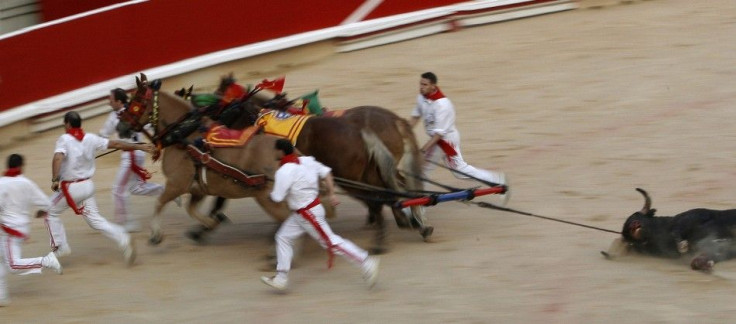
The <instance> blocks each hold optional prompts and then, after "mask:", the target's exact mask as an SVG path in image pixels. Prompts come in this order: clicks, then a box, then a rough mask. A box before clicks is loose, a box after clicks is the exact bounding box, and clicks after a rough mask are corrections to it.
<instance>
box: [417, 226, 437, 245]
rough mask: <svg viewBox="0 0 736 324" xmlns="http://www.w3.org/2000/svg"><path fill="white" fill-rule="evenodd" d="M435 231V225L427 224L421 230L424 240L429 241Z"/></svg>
mask: <svg viewBox="0 0 736 324" xmlns="http://www.w3.org/2000/svg"><path fill="white" fill-rule="evenodd" d="M433 232H434V227H432V226H427V227H425V228H423V229H422V230H421V232H420V233H421V234H422V238H423V239H424V242H427V241H429V237H430V236H432V233H433Z"/></svg>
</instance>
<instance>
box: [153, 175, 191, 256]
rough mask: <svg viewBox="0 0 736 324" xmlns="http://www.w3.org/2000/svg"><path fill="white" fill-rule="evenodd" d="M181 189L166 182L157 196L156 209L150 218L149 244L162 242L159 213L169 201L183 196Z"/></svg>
mask: <svg viewBox="0 0 736 324" xmlns="http://www.w3.org/2000/svg"><path fill="white" fill-rule="evenodd" d="M181 188H182V187H181V186H176V185H174V184H173V183H171V182H170V181H167V182H166V186H165V187H164V192H163V193H161V195H160V196H158V200H157V201H156V207H155V208H154V210H153V217H151V223H150V227H151V236H150V237H149V238H148V243H149V244H151V245H158V244H161V242H162V241H163V240H164V235H163V231H162V230H161V211H162V210H163V209H164V206H166V204H168V203H169V202H170V201H173V200H174V199H176V197H179V196H181V195H182V194H184V192H183V190H182V189H181Z"/></svg>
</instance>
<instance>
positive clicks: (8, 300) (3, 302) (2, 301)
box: [0, 298, 10, 307]
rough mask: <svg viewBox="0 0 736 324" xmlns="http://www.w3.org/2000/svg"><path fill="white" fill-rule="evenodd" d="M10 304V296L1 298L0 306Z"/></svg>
mask: <svg viewBox="0 0 736 324" xmlns="http://www.w3.org/2000/svg"><path fill="white" fill-rule="evenodd" d="M8 306H10V298H2V299H0V307H8Z"/></svg>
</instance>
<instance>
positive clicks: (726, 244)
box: [621, 188, 736, 271]
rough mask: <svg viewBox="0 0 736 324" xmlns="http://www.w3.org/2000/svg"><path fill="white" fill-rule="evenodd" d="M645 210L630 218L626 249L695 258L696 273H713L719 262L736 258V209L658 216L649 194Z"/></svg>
mask: <svg viewBox="0 0 736 324" xmlns="http://www.w3.org/2000/svg"><path fill="white" fill-rule="evenodd" d="M636 190H637V191H639V192H640V193H641V194H642V195H644V207H643V208H642V209H641V210H640V211H638V212H635V213H634V214H632V215H631V216H629V218H628V219H626V222H624V226H623V229H622V230H621V235H622V241H623V242H624V243H625V244H626V248H627V249H629V250H634V251H637V252H639V253H642V254H647V255H653V256H659V257H666V258H680V257H682V256H686V255H687V256H690V257H693V259H692V261H691V263H690V265H691V267H692V268H693V269H694V270H704V271H709V270H711V268H712V267H713V265H714V264H715V263H716V262H719V261H723V260H727V259H731V258H734V257H736V243H735V241H736V240H734V239H735V238H736V232H735V231H736V209H728V210H713V209H705V208H696V209H691V210H688V211H686V212H683V213H680V214H677V215H675V216H654V213H655V212H656V209H654V208H651V204H652V202H651V199H650V198H649V195H648V194H647V192H646V191H644V190H642V189H639V188H637V189H636Z"/></svg>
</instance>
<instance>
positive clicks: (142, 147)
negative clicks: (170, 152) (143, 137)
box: [140, 143, 156, 154]
mask: <svg viewBox="0 0 736 324" xmlns="http://www.w3.org/2000/svg"><path fill="white" fill-rule="evenodd" d="M140 150H141V151H145V152H146V153H150V154H153V153H156V145H153V144H151V143H146V144H140Z"/></svg>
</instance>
